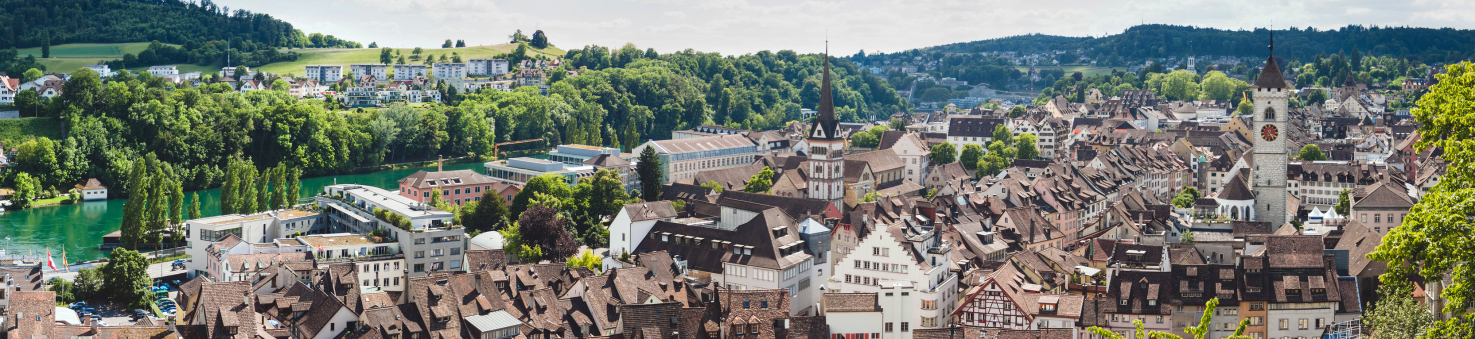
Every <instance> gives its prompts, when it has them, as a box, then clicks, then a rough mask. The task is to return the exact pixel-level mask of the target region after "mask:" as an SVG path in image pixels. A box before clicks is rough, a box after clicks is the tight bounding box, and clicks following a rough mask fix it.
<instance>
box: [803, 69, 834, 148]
mask: <svg viewBox="0 0 1475 339" xmlns="http://www.w3.org/2000/svg"><path fill="white" fill-rule="evenodd" d="M830 92H831V90H830V54H829V53H828V52H826V53H825V75H824V77H823V78H822V80H821V82H820V86H819V108H818V110H819V116H818V117H815V119H814V125H813V127H811V129H810V130H809V137H810V138H812V139H822V140H835V139H839V138H840V134H839V133H840V129H839V126H840V120H838V119H835V99H834V98H833V95H831V94H830Z"/></svg>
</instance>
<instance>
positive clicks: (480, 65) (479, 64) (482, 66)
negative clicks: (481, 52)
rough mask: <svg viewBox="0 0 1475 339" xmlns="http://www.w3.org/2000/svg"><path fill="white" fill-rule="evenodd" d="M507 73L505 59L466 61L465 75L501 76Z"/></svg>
mask: <svg viewBox="0 0 1475 339" xmlns="http://www.w3.org/2000/svg"><path fill="white" fill-rule="evenodd" d="M507 72H508V63H507V60H505V59H471V60H466V73H467V74H470V75H503V74H507Z"/></svg>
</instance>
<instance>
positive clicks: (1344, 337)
mask: <svg viewBox="0 0 1475 339" xmlns="http://www.w3.org/2000/svg"><path fill="white" fill-rule="evenodd" d="M1322 338H1324V339H1358V338H1362V319H1353V320H1349V321H1343V322H1340V323H1336V324H1332V325H1331V326H1327V328H1326V334H1323V335H1322Z"/></svg>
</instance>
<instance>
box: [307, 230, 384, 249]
mask: <svg viewBox="0 0 1475 339" xmlns="http://www.w3.org/2000/svg"><path fill="white" fill-rule="evenodd" d="M297 240H298V241H300V242H302V243H304V244H307V245H308V246H312V247H332V246H351V245H372V244H378V243H379V242H376V241H374V239H373V238H370V237H369V236H367V235H363V234H352V233H339V234H327V235H304V236H300V237H297Z"/></svg>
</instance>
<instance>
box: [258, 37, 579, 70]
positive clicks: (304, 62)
mask: <svg viewBox="0 0 1475 339" xmlns="http://www.w3.org/2000/svg"><path fill="white" fill-rule="evenodd" d="M515 49H517V45H513V44H501V45H486V46H471V47H461V48H432V49H425V50H424V52H423V54H421V55H432V54H433V55H435V56H436V58H437V59H438V58H440V56H441V55H450V54H451V52H455V53H457V54H460V55H461V59H462V60H466V59H487V58H491V57H494V56H497V55H498V54H503V53H511V52H512V50H515ZM395 50H397V51H399V52H400V54H402V55H404V56H405V58H406V59H407V60H406V61H408V58H409V57H410V51H412V50H414V49H413V48H397V49H395ZM282 51H283V52H287V51H293V52H297V53H298V54H299V56H298V57H297V61H293V62H278V63H273V64H269V65H266V66H261V67H260V68H253V69H251V71H253V72H254V71H265V72H273V73H277V74H294V75H302V72H303V71H304V66H309V65H330V66H332V65H337V66H348V65H350V64H377V63H379V50H378V49H369V48H356V49H343V48H322V49H291V50H282ZM528 51H529V53H528V54H529V55H538V54H542V55H547V56H552V57H563V54H564V51H563V50H561V49H558V48H557V47H549V48H547V49H542V50H538V49H532V48H529V49H528ZM447 58H449V56H447ZM409 62H412V63H413V61H409ZM344 71H347V70H346V69H345V70H344Z"/></svg>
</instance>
